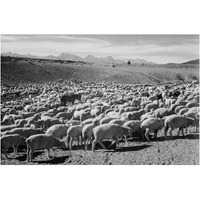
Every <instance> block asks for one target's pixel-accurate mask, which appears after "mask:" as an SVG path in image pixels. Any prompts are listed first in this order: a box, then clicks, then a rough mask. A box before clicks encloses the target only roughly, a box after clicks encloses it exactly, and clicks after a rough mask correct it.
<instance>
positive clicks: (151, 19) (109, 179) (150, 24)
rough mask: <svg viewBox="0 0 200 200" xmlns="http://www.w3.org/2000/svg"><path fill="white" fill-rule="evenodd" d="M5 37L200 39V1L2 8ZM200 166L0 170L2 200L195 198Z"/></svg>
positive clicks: (21, 1)
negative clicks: (193, 36)
mask: <svg viewBox="0 0 200 200" xmlns="http://www.w3.org/2000/svg"><path fill="white" fill-rule="evenodd" d="M0 7H1V12H0V33H1V34H199V33H200V30H199V28H200V26H199V19H200V16H199V13H200V12H199V4H198V0H190V1H185V0H184V1H183V0H182V1H175V0H168V1H160V0H151V1H148V0H140V1H133V0H132V1H131V0H129V1H128V0H123V1H117V0H115V1H111V0H110V1H108V0H101V1H94V0H84V1H81V0H73V1H66V0H65V1H64V0H62V1H61V0H57V1H41V0H35V1H27V0H18V1H15V0H9V1H4V2H2V1H1V4H0ZM199 178H200V173H199V166H112V167H111V166H0V191H1V192H0V197H1V198H2V197H3V198H2V199H30V200H32V199H34V200H35V199H61V198H62V199H63V198H68V199H69V198H73V199H83V198H84V199H93V200H94V199H95V200H98V199H101V200H102V199H130V198H131V199H132V198H133V199H149V198H150V199H151V198H152V199H159V200H160V199H167V200H169V199H196V197H197V196H199Z"/></svg>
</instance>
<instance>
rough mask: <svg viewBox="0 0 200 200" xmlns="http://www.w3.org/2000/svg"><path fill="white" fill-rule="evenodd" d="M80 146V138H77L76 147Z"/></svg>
mask: <svg viewBox="0 0 200 200" xmlns="http://www.w3.org/2000/svg"><path fill="white" fill-rule="evenodd" d="M79 144H80V137H79V136H78V137H77V146H78V145H79Z"/></svg>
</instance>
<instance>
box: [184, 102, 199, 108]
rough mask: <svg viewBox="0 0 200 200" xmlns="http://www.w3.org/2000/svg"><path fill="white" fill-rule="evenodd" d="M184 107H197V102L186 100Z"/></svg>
mask: <svg viewBox="0 0 200 200" xmlns="http://www.w3.org/2000/svg"><path fill="white" fill-rule="evenodd" d="M185 107H188V108H192V107H199V103H197V102H188V103H187V104H186V105H185Z"/></svg>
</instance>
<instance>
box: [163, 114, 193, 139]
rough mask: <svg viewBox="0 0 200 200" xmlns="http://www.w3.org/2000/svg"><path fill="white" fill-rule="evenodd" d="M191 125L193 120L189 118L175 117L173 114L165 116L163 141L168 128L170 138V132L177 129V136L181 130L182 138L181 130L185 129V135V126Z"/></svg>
mask: <svg viewBox="0 0 200 200" xmlns="http://www.w3.org/2000/svg"><path fill="white" fill-rule="evenodd" d="M193 123H194V119H192V118H189V117H185V116H180V115H175V114H174V115H170V116H167V117H166V118H165V123H164V126H165V130H164V134H165V139H166V138H167V131H168V129H169V128H170V130H169V134H170V135H171V137H172V130H173V129H175V128H179V131H178V135H179V133H180V131H181V130H182V135H183V136H184V133H183V128H186V133H187V126H189V125H193Z"/></svg>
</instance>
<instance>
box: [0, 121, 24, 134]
mask: <svg viewBox="0 0 200 200" xmlns="http://www.w3.org/2000/svg"><path fill="white" fill-rule="evenodd" d="M25 124H26V120H24V119H21V120H19V123H17V124H13V125H10V126H1V132H5V131H9V130H12V129H14V128H19V127H23V126H24V125H25Z"/></svg>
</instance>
